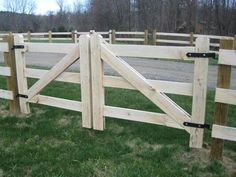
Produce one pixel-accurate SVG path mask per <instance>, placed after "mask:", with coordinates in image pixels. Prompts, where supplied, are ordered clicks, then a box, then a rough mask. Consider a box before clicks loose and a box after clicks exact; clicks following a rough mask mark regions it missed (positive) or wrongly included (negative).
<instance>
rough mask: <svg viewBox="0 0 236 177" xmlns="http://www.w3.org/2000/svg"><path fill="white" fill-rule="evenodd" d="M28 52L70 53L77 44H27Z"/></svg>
mask: <svg viewBox="0 0 236 177" xmlns="http://www.w3.org/2000/svg"><path fill="white" fill-rule="evenodd" d="M26 46H27V52H40V53H63V54H66V53H69V52H70V51H71V49H73V48H75V47H76V46H77V44H51V43H50V44H48V43H46V44H43V43H26Z"/></svg>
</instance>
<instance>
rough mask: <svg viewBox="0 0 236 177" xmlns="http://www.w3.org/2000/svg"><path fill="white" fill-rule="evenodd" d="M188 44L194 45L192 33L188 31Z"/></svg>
mask: <svg viewBox="0 0 236 177" xmlns="http://www.w3.org/2000/svg"><path fill="white" fill-rule="evenodd" d="M189 45H190V46H194V33H193V32H191V33H190V38H189Z"/></svg>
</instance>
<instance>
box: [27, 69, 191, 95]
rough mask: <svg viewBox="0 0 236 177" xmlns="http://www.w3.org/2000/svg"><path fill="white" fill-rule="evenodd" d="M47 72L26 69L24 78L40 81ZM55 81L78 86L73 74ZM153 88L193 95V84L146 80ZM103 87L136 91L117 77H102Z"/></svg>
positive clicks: (77, 76) (62, 76)
mask: <svg viewBox="0 0 236 177" xmlns="http://www.w3.org/2000/svg"><path fill="white" fill-rule="evenodd" d="M47 72H48V70H44V69H31V68H26V76H27V77H29V78H36V79H40V78H42V77H43V75H45V74H46V73H47ZM55 81H61V82H68V83H75V84H80V74H79V73H75V72H63V73H62V74H61V75H60V76H58V77H57V78H56V79H55ZM148 82H150V83H151V84H152V85H153V87H154V88H156V89H157V90H160V91H161V92H164V93H170V94H177V95H186V96H192V95H193V84H191V83H182V82H169V81H162V80H148ZM103 85H104V87H112V88H122V89H132V90H136V88H134V87H133V86H132V85H131V84H130V83H129V82H127V81H126V80H125V79H123V78H122V77H117V76H106V75H104V80H103Z"/></svg>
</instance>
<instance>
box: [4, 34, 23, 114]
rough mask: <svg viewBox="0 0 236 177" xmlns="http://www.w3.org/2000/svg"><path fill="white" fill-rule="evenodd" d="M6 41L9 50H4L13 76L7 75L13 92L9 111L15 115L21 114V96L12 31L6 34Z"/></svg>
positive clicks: (8, 83) (8, 88) (5, 60)
mask: <svg viewBox="0 0 236 177" xmlns="http://www.w3.org/2000/svg"><path fill="white" fill-rule="evenodd" d="M4 42H7V43H8V52H4V62H5V65H6V66H7V67H9V68H10V70H11V76H9V77H7V90H10V91H12V92H13V100H9V112H10V114H13V115H18V114H20V103H19V98H17V97H16V95H17V93H18V86H17V76H16V59H15V53H14V51H13V50H11V49H12V48H13V45H14V38H13V35H12V33H9V35H6V36H4Z"/></svg>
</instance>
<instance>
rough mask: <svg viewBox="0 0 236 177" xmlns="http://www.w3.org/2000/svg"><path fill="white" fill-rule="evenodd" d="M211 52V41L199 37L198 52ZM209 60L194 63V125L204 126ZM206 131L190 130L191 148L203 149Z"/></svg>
mask: <svg viewBox="0 0 236 177" xmlns="http://www.w3.org/2000/svg"><path fill="white" fill-rule="evenodd" d="M209 50H210V39H209V38H207V37H199V38H197V40H196V52H199V53H205V52H209ZM208 63H209V60H208V58H196V59H195V61H194V79H193V100H192V119H191V122H192V123H197V124H204V123H205V112H206V101H207V84H208V82H207V78H208ZM203 133H204V130H203V129H201V128H191V129H190V140H189V146H190V147H192V148H202V144H203Z"/></svg>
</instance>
